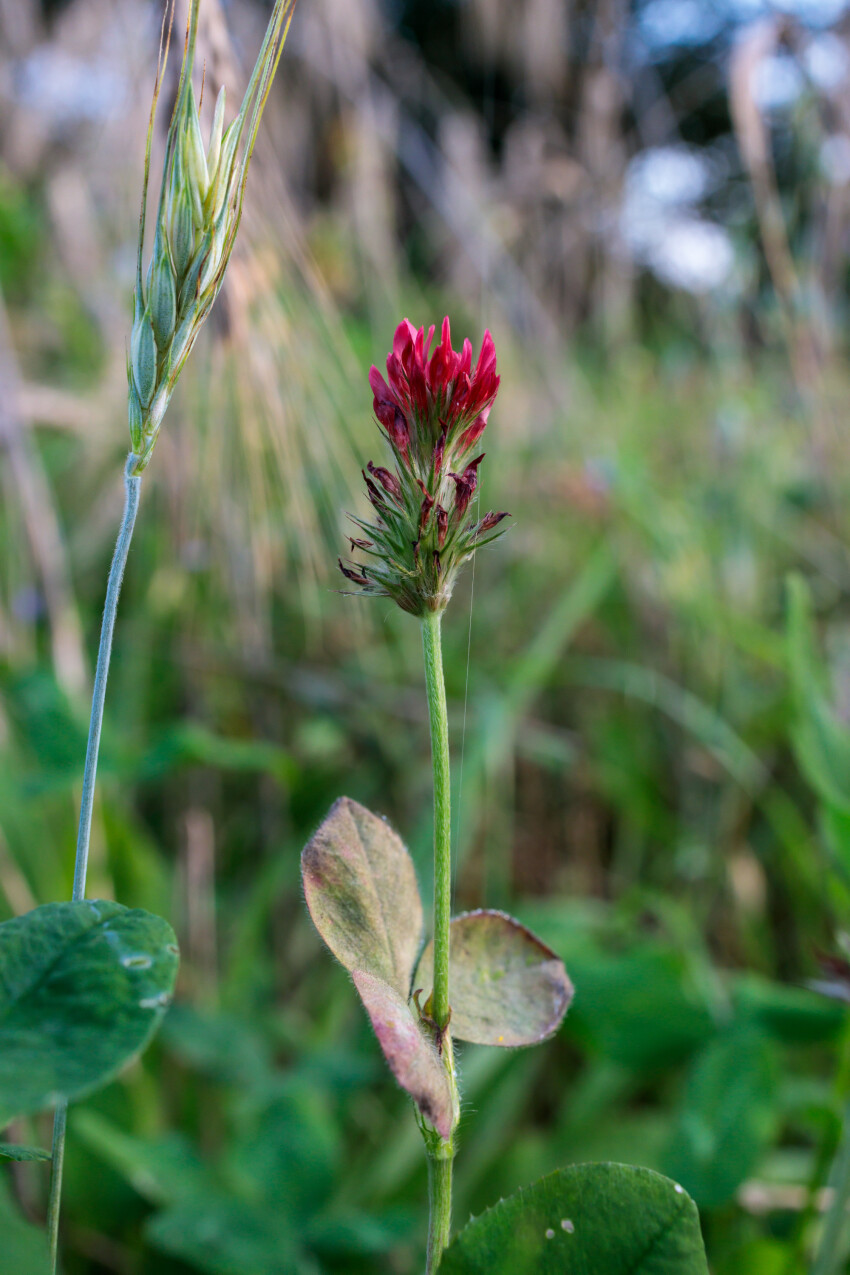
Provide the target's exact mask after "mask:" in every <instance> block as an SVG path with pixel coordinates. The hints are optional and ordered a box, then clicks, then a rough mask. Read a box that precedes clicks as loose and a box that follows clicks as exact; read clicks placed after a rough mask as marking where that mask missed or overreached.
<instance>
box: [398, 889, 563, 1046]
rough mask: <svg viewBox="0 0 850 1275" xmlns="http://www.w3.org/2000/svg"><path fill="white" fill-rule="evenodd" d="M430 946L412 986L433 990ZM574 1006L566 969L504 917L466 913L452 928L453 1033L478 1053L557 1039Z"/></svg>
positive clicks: (534, 936)
mask: <svg viewBox="0 0 850 1275" xmlns="http://www.w3.org/2000/svg"><path fill="white" fill-rule="evenodd" d="M433 977H434V948H433V944H431V943H429V944H428V946H427V948H426V949H425V951H424V952H423V953H422V958H421V960H420V962H419V966H418V968H417V970H416V974H415V977H414V979H413V986H414V989H416V988H422V990H423V992H424V993H425V994H426V995H427V994H428V993H429V992H430V990H431V987H432V985H433ZM572 998H573V985H572V983H571V982H570V979H569V976H568V975H567V971H566V970H565V969H564V965H563V962H562V961H561V960H559V959H558V957H557V956H556V955H555V953H554V952H553V951H552V950H551V949H550V948H548V947H547V946H546V945H545V943H542V942H541V941H540V939H539V938H537V936H536V935H534V934H532V933H531V931H530V930H527V929H526V928H525V926H524V925H520V923H519V921H515V920H514V919H513V917H510V916H506V915H505V913H504V912H491V911H484V910H482V911H479V912H466V913H464V915H463V916H458V917H455V919H454V920H453V921H452V928H451V964H450V967H449V1004H450V1005H451V1011H452V1017H451V1025H450V1027H451V1033H452V1036H454V1037H455V1038H456V1039H458V1040H468V1041H471V1042H472V1043H473V1044H476V1045H503V1046H505V1047H511V1046H517V1045H536V1044H538V1043H539V1042H540V1041H541V1040H545V1039H546V1037H547V1036H551V1035H552V1034H553V1032H555V1031H557V1029H558V1027H559V1026H560V1024H561V1020H562V1019H563V1017H564V1015H565V1014H566V1012H567V1009H568V1007H569V1004H570V1001H571V1000H572Z"/></svg>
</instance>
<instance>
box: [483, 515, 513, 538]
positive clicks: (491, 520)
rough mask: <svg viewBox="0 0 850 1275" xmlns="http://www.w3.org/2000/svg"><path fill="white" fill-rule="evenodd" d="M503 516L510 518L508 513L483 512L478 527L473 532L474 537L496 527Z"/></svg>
mask: <svg viewBox="0 0 850 1275" xmlns="http://www.w3.org/2000/svg"><path fill="white" fill-rule="evenodd" d="M503 518H510V514H509V513H500V514H494V513H489V514H485V515H484V517H483V518H482V519H481V521H480V522H479V524H478V529H477V530H476V533H475V535H476V537H478V536H484V535H486V534H487V532H488V531H492V530H493V528H494V527H498V525H499V523H500V522H501V521H502V519H503Z"/></svg>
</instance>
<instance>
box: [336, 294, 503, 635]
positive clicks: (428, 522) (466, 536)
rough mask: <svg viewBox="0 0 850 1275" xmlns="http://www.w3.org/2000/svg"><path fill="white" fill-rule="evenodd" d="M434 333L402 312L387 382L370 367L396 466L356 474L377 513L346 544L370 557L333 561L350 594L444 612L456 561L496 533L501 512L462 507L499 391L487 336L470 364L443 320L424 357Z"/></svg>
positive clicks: (467, 351)
mask: <svg viewBox="0 0 850 1275" xmlns="http://www.w3.org/2000/svg"><path fill="white" fill-rule="evenodd" d="M433 339H434V328H433V327H431V328H429V329H428V332H427V334H426V331H425V329H424V327H423V328H418V329H417V328H415V327H414V326H413V324H412V323H411V322H410V320H409V319H404V320H403V321H402V322H401V323H400V324H399V325H398V327H397V328H396V331H395V336H394V337H393V348H392V350H391V351H390V353H389V354H388V355H387V376H386V379H384V377H383V376H382V375H381V373H380V372H379V371H378V369H377V368H376V367H373V368H372V370H371V371H370V373H369V384H370V386H371V388H372V394H373V396H374V397H373V404H372V406H373V410H374V412H375V416H376V417H377V419H378V422H379V424H380V425H381V427H382V429H383V432H384V434H385V435H386V439H387V442H388V444H389V447H390V450H391V452H392V456H393V460H394V462H395V471H394V472H393V471H390V470H389V469H386V468H384V467H382V466H377V465H373V464H372V462H371V461H370V462H369V464H368V465H367V470H368V475H367V474H366V472H365V471H364V475H363V477H364V478H365V480H366V486H367V489H368V493H369V498H370V500H371V502H372V505H373V507H374V509H375V511H376V514H377V518H376V521H374V522H367V521H365V520H363V519H360V518H353V521H354V522H355V523H356V524H357V526H358V527H360V528H361V529H362V530H363V531H365V532H366V534H367V536H368V544H367V541H364V540H352V541H351V544H352V549H354V548H357V549H359V550H361V551H362V552H363V553H365V554H367V555H368V557H369V562H367V563H366V564H365V565H360V564H357V566H356V569H354V568H353V567H346V566H344V565H343V564H342V563H340V567H341V570H342V573H343V575H344V576H345V578H346V579H347V580H348V581H349V582H351V583H352V584H355V585H356V586H357V591H358V592H360V593H366V594H372V595H373V596H377V597H384V598H392V599H393V601H394V602H397V603H398V605H399V606H400V607H401V608H402V610H403V611H408V612H409V613H410V614H411V615H418V616H424V615H426V614H427V613H429V612H436V613H437V614H440V613H441V612H442V611H443V610H445V608H446V606H447V605H448V602H449V599H450V598H451V595H452V591H453V589H454V585H455V581H456V579H457V575H458V572H459V571H460V568H461V567H462V566H463V564H464V563H465V562H468V561H469V559H470V558H471V557H472V555H473V554H474V552H475V550H476V549H478V548H480V547H481V546H482V545H484V544H488V543H489V542H490V541H491V540H495V539H496V537H497V536H500V535H501V534H502V532H503V531H504V530H505V528H504V527H503V526H502V525H501V524H502V522H503V521H504V519H505V518H508V517H509V516H510V515H509V514H507V513H492V512H491V513H487V514H485V515H484V517H483V518H482V519H481V520H480V521H478V520H476V519H475V518H474V517H472V516H470V515H469V513H468V511H469V506H470V504H471V502H472V498H473V496H474V495H475V491H476V488H477V486H478V466H479V465H480V464H481V461H482V460H483V459H484V453H483V452H482V453H480V454H479V455H477V456H475V457H473V456H472V452H473V449H475V448H476V445H477V444H478V442H479V441H480V439H481V435H482V434H483V433H484V430H485V427H486V425H487V419H488V417H489V414H490V409H491V407H492V406H493V402H494V400H495V398H496V393H497V391H498V389H499V376H498V373H497V372H496V349H495V346H494V345H493V338H492V336H491V335H490V333H489V332H485V333H484V340H483V341H482V343H481V352H480V354H479V355H478V361H477V362H476V364H475V366H474V367H473V365H472V346H471V344H470V342H469V341H468V340H467V341H464V343H463V346H462V347H461V349H460V350H459V351H456V350H453V349H452V338H451V328H450V325H449V320H448V317H446V318H445V319H443V326H442V331H441V334H440V342H439V345H438V346H437V348H436V349H435V350H434V352H433V354H432V353H431V352H430V351H431V343H432V341H433ZM375 480H377V483H376V481H375ZM435 510H436V513H434V511H435Z"/></svg>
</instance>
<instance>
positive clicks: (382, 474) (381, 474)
mask: <svg viewBox="0 0 850 1275" xmlns="http://www.w3.org/2000/svg"><path fill="white" fill-rule="evenodd" d="M366 468H367V469H368V471H369V473H370V474H371V475H372V477H373V478H377V480H378V482H379V483H380V484H381V486H382V487H383V489H384V491H385V492H386V493H387V494H388V495H389V496H392V498H393V500H395V501H397V502H398V503H399V504H400V503H401V483H400V482H399V481H398V479H397V478H396V476H395V474H391V473H390V471H389V470H388V469H383V468H382V467H381V466H380V465H373V464H372V462H371V460H370V461H369V463H368V465H367V466H366Z"/></svg>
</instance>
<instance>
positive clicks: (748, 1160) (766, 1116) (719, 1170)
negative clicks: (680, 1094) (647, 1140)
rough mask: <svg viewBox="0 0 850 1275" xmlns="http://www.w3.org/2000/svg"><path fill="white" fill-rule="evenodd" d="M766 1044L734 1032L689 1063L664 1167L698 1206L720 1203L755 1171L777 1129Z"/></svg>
mask: <svg viewBox="0 0 850 1275" xmlns="http://www.w3.org/2000/svg"><path fill="white" fill-rule="evenodd" d="M775 1089H776V1080H775V1073H774V1067H773V1058H772V1053H771V1049H770V1046H769V1043H768V1041H767V1039H766V1038H765V1037H764V1036H763V1035H762V1034H761V1033H760V1032H759V1031H758V1030H757V1029H756V1028H754V1027H746V1026H745V1027H739V1028H733V1029H731V1030H730V1031H728V1032H726V1033H725V1034H724V1035H722V1036H719V1037H718V1038H717V1039H716V1040H713V1041H712V1042H711V1043H710V1044H709V1045H708V1046H706V1048H705V1049H704V1050H703V1052H702V1053H701V1054H700V1055H699V1056H698V1057H697V1059H696V1061H695V1062H694V1065H693V1069H692V1071H691V1074H690V1077H689V1079H688V1083H687V1087H686V1091H685V1097H684V1102H683V1105H682V1109H681V1112H680V1114H679V1118H678V1120H677V1122H676V1125H675V1126H674V1130H673V1134H672V1137H671V1140H670V1146H669V1148H668V1150H667V1154H666V1156H665V1158H664V1162H663V1167H664V1168H665V1170H666V1171H667V1172H668V1173H670V1174H672V1175H673V1176H674V1177H675V1178H677V1179H678V1180H679V1181H681V1183H682V1185H683V1186H684V1187H685V1188H686V1189H687V1190H688V1191H689V1192H690V1193H691V1195H693V1197H694V1199H695V1200H696V1201H697V1203H698V1204H699V1205H701V1206H704V1207H706V1208H716V1207H718V1206H719V1205H721V1204H725V1203H727V1201H729V1200H731V1199H732V1198H733V1196H734V1194H735V1191H736V1190H737V1188H738V1187H739V1186H740V1184H741V1182H743V1180H744V1178H746V1177H747V1176H748V1175H749V1174H750V1173H752V1172H753V1170H754V1169H755V1167H756V1165H757V1163H758V1161H759V1158H760V1157H761V1155H762V1152H763V1151H764V1150H765V1148H766V1146H767V1145H768V1143H769V1141H770V1139H771V1137H772V1135H773V1132H774V1128H775V1125H776V1098H775Z"/></svg>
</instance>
